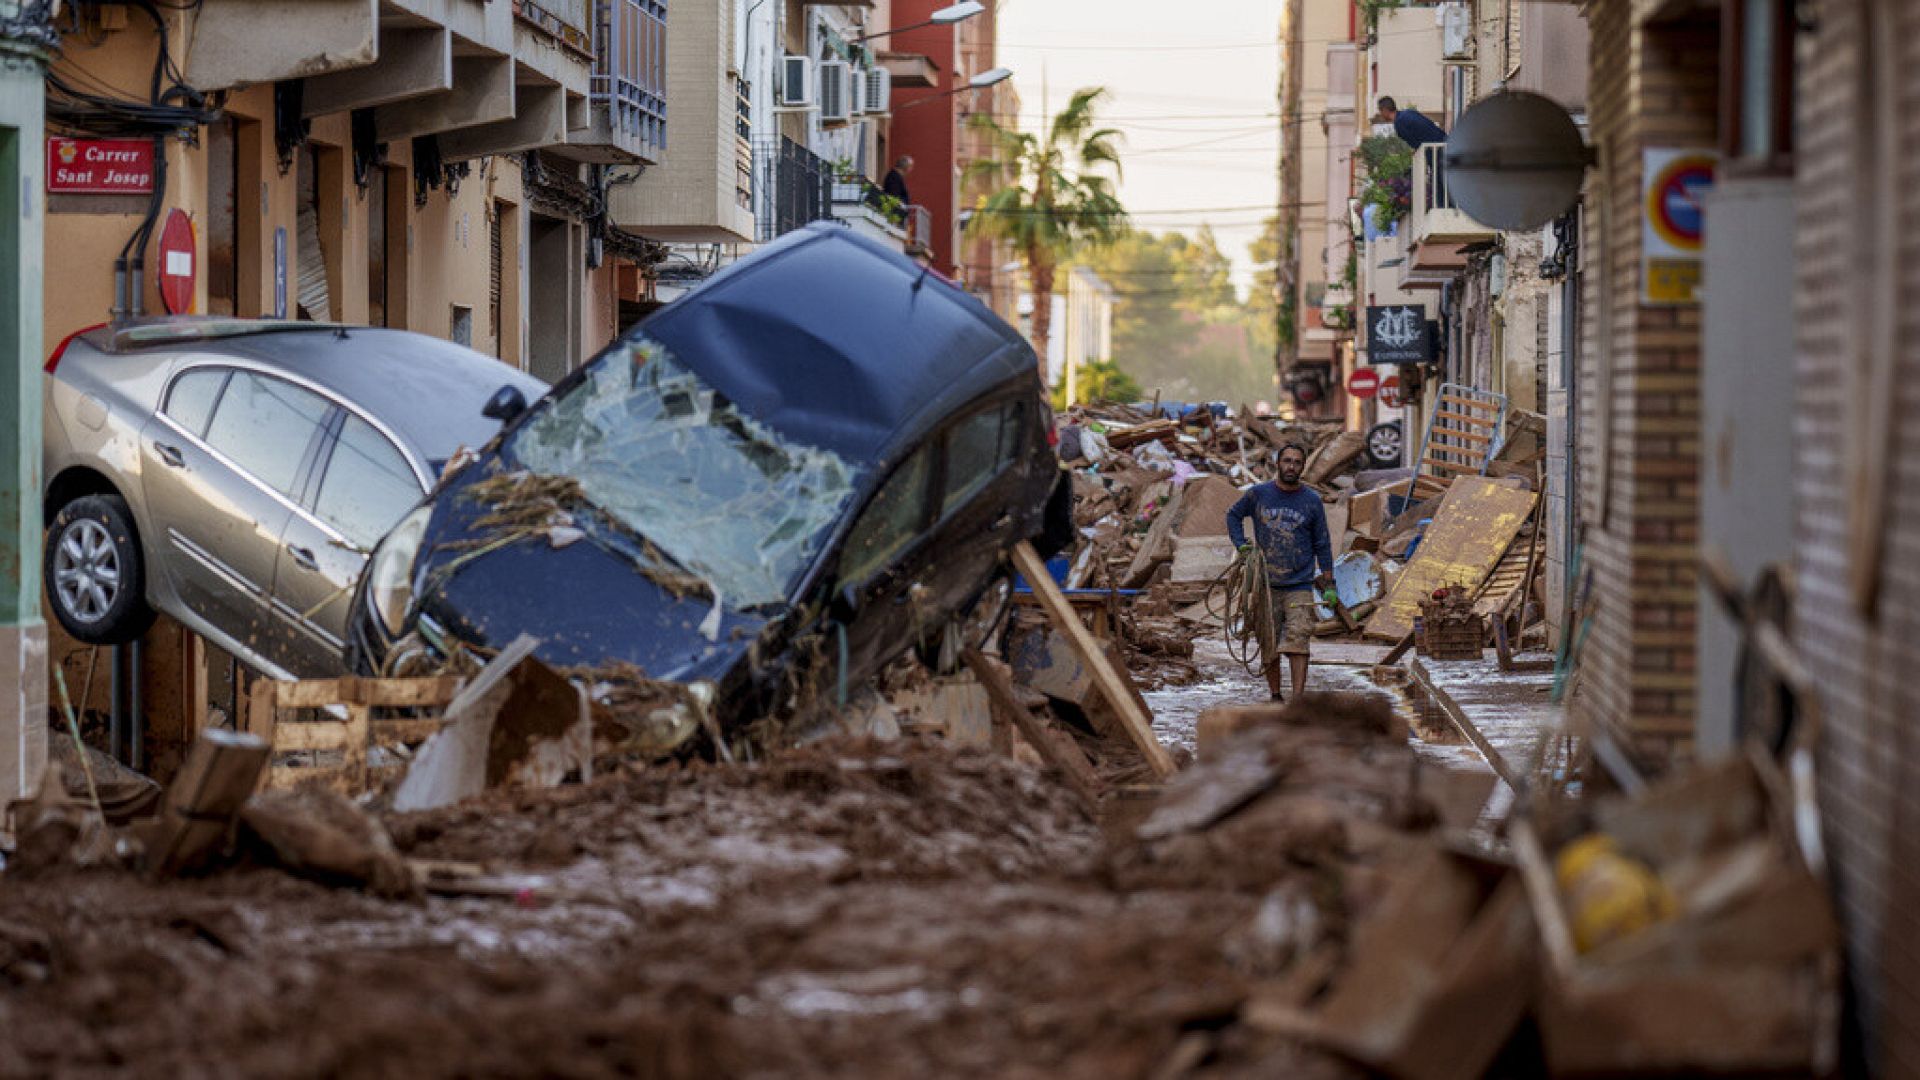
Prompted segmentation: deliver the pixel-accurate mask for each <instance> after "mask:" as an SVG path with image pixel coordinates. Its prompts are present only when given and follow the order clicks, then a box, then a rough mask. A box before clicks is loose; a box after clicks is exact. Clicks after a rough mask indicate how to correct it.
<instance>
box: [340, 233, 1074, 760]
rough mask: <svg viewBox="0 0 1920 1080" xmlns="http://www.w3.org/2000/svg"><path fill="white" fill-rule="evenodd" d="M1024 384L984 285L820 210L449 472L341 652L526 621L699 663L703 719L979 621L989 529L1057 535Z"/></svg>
mask: <svg viewBox="0 0 1920 1080" xmlns="http://www.w3.org/2000/svg"><path fill="white" fill-rule="evenodd" d="M1043 401H1044V399H1043V397H1042V387H1041V383H1040V379H1039V374H1038V365H1037V363H1036V361H1035V358H1034V354H1033V350H1032V349H1031V348H1030V347H1029V346H1028V345H1027V343H1026V341H1025V340H1024V339H1023V338H1021V337H1020V335H1019V334H1018V333H1016V332H1015V331H1014V330H1013V329H1012V328H1011V327H1009V326H1008V325H1006V323H1004V322H1002V321H1001V320H1000V319H998V318H997V317H995V316H994V315H993V314H992V313H991V312H990V311H988V310H987V308H986V307H984V306H983V305H981V304H980V303H979V302H978V301H976V300H974V299H973V298H972V297H970V296H968V295H967V294H965V293H964V292H962V291H960V290H959V289H957V288H955V287H954V286H952V285H950V284H948V283H947V282H945V281H944V280H942V279H941V278H939V277H938V276H937V275H934V274H931V273H929V272H927V271H926V270H924V269H923V268H921V267H920V266H918V265H916V264H914V263H913V262H911V261H909V260H907V259H905V258H903V257H901V256H899V255H898V254H895V253H892V252H889V251H887V250H886V249H884V248H882V247H880V246H878V245H876V244H874V243H872V242H870V241H867V240H864V239H862V238H859V237H856V236H854V235H853V234H852V233H851V232H850V231H849V230H847V229H845V228H842V227H839V226H835V225H831V224H821V225H816V226H813V227H811V228H808V229H806V230H803V231H801V232H799V233H796V234H793V235H791V236H789V237H787V238H785V239H783V240H782V241H780V242H778V243H776V244H773V245H771V246H769V247H768V248H766V249H763V250H762V251H760V252H758V253H756V254H754V255H752V256H750V257H749V258H746V259H744V260H742V261H740V262H739V263H737V264H735V265H734V266H732V267H730V268H729V269H727V270H725V271H723V272H721V273H720V274H717V275H715V276H714V277H713V278H712V279H711V280H710V281H709V282H708V283H707V284H706V285H705V286H704V287H702V288H701V289H699V290H698V291H696V292H695V293H693V294H691V295H689V296H687V297H685V298H683V299H681V300H679V301H676V302H675V303H673V304H671V305H669V306H668V307H666V308H664V309H662V310H661V311H659V312H657V313H656V314H654V315H653V316H651V317H650V318H648V319H647V320H646V321H645V322H643V323H641V324H640V325H639V326H637V327H635V328H634V329H633V330H632V331H631V332H629V333H628V334H627V335H626V336H625V337H623V338H622V339H621V340H619V341H617V342H615V343H614V344H613V345H611V346H610V347H608V348H607V349H606V351H604V352H602V353H601V354H600V355H599V356H597V357H595V358H594V359H593V360H592V361H590V362H589V363H587V364H586V365H585V366H584V367H582V368H581V369H580V370H579V371H577V372H575V373H573V374H572V375H571V376H569V377H567V378H566V379H564V380H562V381H561V382H560V383H559V384H557V385H555V386H554V387H553V389H552V390H551V391H550V392H548V394H547V395H546V396H545V397H543V398H541V399H540V400H539V401H538V402H536V403H535V404H534V405H533V406H532V407H531V408H529V409H527V410H526V411H525V412H524V413H523V414H521V415H519V416H518V417H516V418H515V419H514V420H513V422H512V423H510V424H509V425H507V427H506V428H504V429H503V430H502V432H501V435H500V437H499V438H498V439H497V440H495V441H494V442H493V443H492V444H491V445H490V446H489V447H488V448H487V450H486V451H485V452H484V453H483V454H482V455H481V456H480V458H479V459H478V460H477V461H475V462H474V463H472V464H470V465H468V466H466V467H465V468H463V469H462V470H460V471H459V472H458V473H457V474H455V475H453V476H451V477H450V478H448V479H447V480H445V481H444V482H443V483H441V485H440V486H439V487H438V488H437V489H436V490H435V491H434V492H433V494H432V495H430V496H429V497H428V499H427V501H426V502H425V503H424V504H423V505H422V506H421V507H419V508H418V509H417V510H415V511H414V512H413V513H412V514H411V515H409V516H408V517H407V518H406V519H405V520H404V521H402V522H401V524H400V525H399V526H398V527H397V528H395V529H394V531H393V532H392V533H391V534H390V535H389V536H388V537H387V539H386V540H385V541H384V542H383V543H382V544H381V546H380V548H379V550H378V551H377V552H376V553H375V555H374V557H373V560H372V563H371V565H370V568H369V570H368V572H367V574H366V575H365V577H364V578H363V580H362V583H361V585H360V588H359V595H358V596H356V598H355V601H354V610H355V616H356V617H355V619H354V622H353V630H352V634H351V638H352V640H351V642H350V644H349V646H348V658H349V663H350V664H351V665H352V666H354V667H355V668H357V669H358V670H361V671H363V672H369V673H372V672H381V671H392V670H395V669H396V667H400V668H405V667H411V666H413V663H414V661H415V660H418V659H420V658H423V657H424V658H426V659H428V660H431V659H432V658H433V657H435V656H444V655H446V654H447V653H449V652H450V651H452V650H453V649H456V648H459V647H461V646H462V645H466V646H475V647H478V648H479V649H480V650H487V649H494V648H499V647H501V646H503V645H505V644H506V643H507V642H508V641H510V640H512V639H513V638H515V637H516V636H518V635H520V634H522V633H525V634H531V635H533V636H534V637H535V638H537V639H539V641H540V646H539V649H538V651H537V655H539V656H541V657H542V658H543V659H545V660H546V661H547V662H549V663H550V664H553V665H555V666H558V667H562V668H576V667H589V668H591V667H604V666H606V665H612V664H621V663H625V664H631V665H635V666H637V667H638V668H639V669H641V670H642V671H643V672H644V673H645V674H646V675H648V676H650V677H652V678H656V679H664V680H670V681H674V682H680V683H687V684H698V683H701V682H706V683H708V684H710V689H711V691H712V694H713V699H714V701H715V703H716V713H717V715H718V716H719V718H720V719H721V720H722V721H723V722H730V721H737V720H741V719H746V718H751V717H753V716H756V715H765V714H766V713H767V712H768V711H770V710H779V709H781V708H784V707H786V706H787V705H788V704H789V703H790V699H791V698H792V697H793V695H795V694H796V693H802V692H804V693H806V694H809V695H813V696H819V695H820V694H821V693H822V692H823V691H824V692H825V693H827V694H829V695H831V694H833V693H836V692H837V691H838V689H839V688H840V687H843V686H853V687H857V686H858V685H859V684H860V683H861V682H863V681H864V680H865V679H867V678H868V677H869V676H871V675H872V674H873V673H874V672H876V671H877V670H878V669H879V668H880V667H881V666H883V665H884V664H885V663H887V662H888V661H889V660H891V659H893V658H894V657H896V656H898V655H899V654H900V653H901V652H902V651H904V650H905V649H907V648H909V647H912V646H913V645H915V644H916V643H927V642H929V641H932V640H935V639H940V640H945V641H946V642H947V643H948V644H949V645H950V646H951V645H952V644H954V643H955V642H956V640H957V639H960V640H966V641H967V643H972V641H971V640H970V639H971V636H972V635H974V634H978V633H981V632H983V630H984V629H987V628H990V627H991V624H992V623H993V622H995V621H997V616H998V614H999V612H1000V610H1001V609H1002V608H1003V607H1004V605H1005V602H1006V597H1007V592H1008V590H1007V585H1006V581H1007V575H1006V570H1005V563H1006V553H1007V551H1008V549H1010V548H1011V547H1012V546H1013V545H1014V544H1015V543H1017V542H1019V541H1021V540H1025V539H1036V540H1037V542H1038V546H1040V547H1042V548H1043V551H1044V552H1050V551H1051V550H1053V549H1057V548H1058V547H1059V546H1060V545H1061V544H1063V543H1064V542H1065V540H1066V539H1067V538H1068V536H1069V534H1070V530H1071V521H1070V515H1069V506H1068V489H1067V487H1066V485H1065V484H1064V483H1063V482H1062V474H1061V473H1060V471H1059V468H1058V463H1057V459H1056V457H1055V454H1054V452H1053V450H1052V449H1051V447H1050V432H1051V430H1052V417H1051V414H1050V412H1049V410H1048V408H1047V406H1046V405H1045V404H1044V403H1043ZM950 625H952V626H955V627H962V626H965V627H971V628H972V629H971V630H968V631H966V633H965V634H964V635H957V634H950V633H947V630H948V628H949V626H950ZM949 651H950V650H949Z"/></svg>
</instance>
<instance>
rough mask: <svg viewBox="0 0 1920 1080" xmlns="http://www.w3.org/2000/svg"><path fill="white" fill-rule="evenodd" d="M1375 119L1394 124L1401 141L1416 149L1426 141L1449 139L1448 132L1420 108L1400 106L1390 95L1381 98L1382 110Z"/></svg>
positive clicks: (1438, 141) (1395, 132)
mask: <svg viewBox="0 0 1920 1080" xmlns="http://www.w3.org/2000/svg"><path fill="white" fill-rule="evenodd" d="M1374 119H1375V120H1377V121H1379V122H1380V123H1382V124H1392V125H1393V133H1394V134H1395V135H1398V136H1400V141H1402V142H1404V143H1406V144H1407V145H1408V146H1411V147H1413V148H1414V149H1415V150H1418V149H1420V147H1421V145H1422V144H1424V143H1443V142H1446V141H1447V133H1446V132H1445V131H1443V130H1441V128H1440V125H1439V124H1436V123H1434V122H1433V121H1432V120H1429V119H1427V117H1426V116H1425V114H1423V113H1421V112H1420V110H1418V109H1402V108H1400V107H1399V106H1398V105H1396V104H1395V103H1394V100H1393V99H1392V98H1390V97H1383V98H1381V99H1380V112H1379V113H1378V114H1376V116H1375V117H1374Z"/></svg>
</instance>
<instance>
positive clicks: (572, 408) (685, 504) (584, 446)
mask: <svg viewBox="0 0 1920 1080" xmlns="http://www.w3.org/2000/svg"><path fill="white" fill-rule="evenodd" d="M506 453H507V455H508V456H509V457H510V458H511V459H512V460H513V461H514V462H516V463H517V464H518V465H520V466H521V467H524V468H526V469H529V470H531V471H532V472H534V473H537V474H543V475H551V476H570V477H572V478H574V479H575V480H577V481H579V484H580V487H581V490H582V491H583V492H584V493H585V495H586V498H587V500H588V501H589V502H591V503H592V504H593V505H594V506H596V507H598V508H599V509H601V510H602V511H604V512H605V513H607V514H608V515H609V516H611V517H612V518H614V519H615V520H616V521H618V522H619V523H620V524H621V525H623V526H625V527H626V528H628V529H631V530H632V531H634V532H635V533H637V534H639V535H640V536H642V537H645V538H646V539H647V540H649V541H651V542H652V543H653V544H654V545H655V546H656V547H658V548H659V549H660V550H661V551H662V552H664V553H665V554H666V555H667V557H669V558H671V559H672V560H673V561H674V562H675V563H677V564H679V565H680V566H682V567H684V568H685V569H687V570H688V571H690V572H692V573H693V574H695V575H697V576H699V577H701V578H703V579H705V580H706V582H707V583H708V584H709V585H711V586H712V588H713V590H714V591H715V593H717V594H718V595H719V596H720V597H721V598H723V600H724V602H725V603H726V605H727V606H729V607H733V608H736V609H742V608H752V607H757V606H760V605H763V604H774V603H779V602H782V601H784V600H786V599H787V598H788V596H787V594H788V592H789V590H791V589H792V588H793V586H794V584H795V581H796V579H797V578H798V577H799V576H800V574H801V573H802V572H803V571H804V570H805V569H806V568H807V566H808V565H809V564H810V563H811V562H812V560H813V558H814V556H815V554H816V553H817V552H818V551H819V547H820V544H821V543H822V542H823V541H824V540H825V538H826V534H827V532H828V531H829V530H830V529H831V527H832V525H833V523H834V521H835V520H837V519H838V518H839V516H840V514H841V512H842V510H844V509H845V507H846V504H847V500H848V499H849V498H850V497H851V496H852V494H853V486H854V482H855V480H856V479H857V474H856V471H855V470H854V468H853V467H852V466H850V465H848V464H847V462H846V461H844V460H843V459H842V458H841V457H840V456H839V455H837V454H835V453H833V452H832V451H829V450H823V449H820V448H818V447H813V446H807V445H803V444H800V443H797V442H794V441H793V440H791V439H787V438H785V437H783V436H781V435H779V434H777V433H776V432H774V431H773V430H772V429H770V428H768V427H767V426H766V425H764V424H762V423H760V422H759V421H757V420H755V419H754V418H753V417H751V416H748V415H746V414H745V413H743V412H741V411H740V410H739V409H738V408H737V407H736V406H735V405H734V404H733V403H732V402H731V401H729V400H727V398H726V397H725V396H724V395H722V394H720V393H719V392H717V391H716V390H714V389H713V388H712V387H711V386H709V385H707V383H706V382H705V381H704V380H702V379H701V378H700V377H699V376H698V375H696V374H694V373H693V372H692V371H690V370H688V369H687V368H686V367H684V366H682V365H681V364H680V362H679V361H678V360H676V359H675V358H674V356H673V355H672V353H670V352H669V351H668V350H667V349H666V348H665V347H664V346H662V345H660V344H659V343H658V342H655V341H652V340H650V339H645V338H643V339H641V340H639V341H636V342H629V343H627V344H626V345H625V346H624V347H623V348H622V350H621V351H620V352H617V353H616V354H614V355H611V356H608V357H606V358H605V359H604V360H603V361H601V362H600V363H598V364H596V365H595V366H594V367H593V368H591V369H590V370H589V372H588V374H587V375H586V377H585V378H583V379H582V380H581V381H580V382H578V383H576V384H575V385H574V386H573V387H572V388H571V389H569V390H568V391H566V392H565V393H564V394H561V395H559V396H558V397H555V398H554V399H552V400H551V401H549V402H548V403H547V404H546V405H545V406H544V407H543V408H542V409H541V410H540V412H539V414H538V415H536V416H534V417H533V418H531V419H530V420H529V421H528V422H527V423H526V424H524V425H523V426H522V427H521V428H520V429H519V430H518V431H517V432H515V434H514V435H513V437H512V440H511V441H510V442H509V443H508V445H507V447H506Z"/></svg>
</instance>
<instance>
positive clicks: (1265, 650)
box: [1206, 544, 1280, 676]
mask: <svg viewBox="0 0 1920 1080" xmlns="http://www.w3.org/2000/svg"><path fill="white" fill-rule="evenodd" d="M1216 596H1217V597H1219V598H1220V602H1219V604H1218V605H1217V606H1216V604H1215V600H1214V598H1215V597H1216ZM1206 603H1207V614H1209V615H1212V616H1214V617H1216V618H1218V619H1219V620H1220V626H1221V635H1222V637H1224V638H1225V640H1226V645H1227V655H1228V656H1231V657H1232V658H1233V659H1234V661H1235V662H1236V663H1238V664H1239V665H1240V666H1241V667H1243V668H1245V669H1246V670H1247V673H1248V674H1249V675H1255V676H1258V675H1260V674H1261V673H1262V670H1263V663H1264V661H1265V660H1266V659H1268V658H1270V657H1277V656H1278V655H1279V653H1277V652H1276V651H1275V649H1276V648H1278V646H1279V644H1280V641H1279V637H1278V636H1277V635H1276V634H1275V633H1274V626H1273V587H1272V586H1271V585H1269V584H1268V583H1267V560H1266V557H1265V556H1264V555H1262V554H1261V553H1260V545H1259V544H1246V545H1243V546H1242V547H1241V549H1240V550H1239V551H1238V552H1237V553H1235V555H1234V557H1233V562H1231V563H1229V564H1228V565H1227V568H1226V569H1225V570H1223V571H1221V572H1220V576H1219V577H1217V578H1214V579H1213V583H1212V584H1210V585H1208V586H1207V600H1206Z"/></svg>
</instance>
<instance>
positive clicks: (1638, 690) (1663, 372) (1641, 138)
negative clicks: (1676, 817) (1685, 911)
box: [1572, 0, 1719, 761]
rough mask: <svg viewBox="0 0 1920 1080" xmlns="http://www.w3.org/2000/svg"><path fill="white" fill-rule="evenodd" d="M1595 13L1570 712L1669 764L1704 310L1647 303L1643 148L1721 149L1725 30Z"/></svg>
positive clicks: (1686, 698) (1689, 698) (1687, 613)
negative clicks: (1594, 157) (1575, 655)
mask: <svg viewBox="0 0 1920 1080" xmlns="http://www.w3.org/2000/svg"><path fill="white" fill-rule="evenodd" d="M1588 18H1589V25H1590V27H1591V30H1592V35H1593V39H1592V54H1591V55H1592V71H1591V75H1590V80H1591V81H1590V83H1589V98H1588V105H1589V108H1590V110H1591V111H1590V114H1589V116H1590V120H1591V124H1592V131H1591V135H1592V140H1593V144H1594V146H1595V147H1596V149H1597V150H1598V151H1599V152H1600V154H1601V166H1600V167H1599V168H1596V169H1595V170H1594V171H1593V173H1592V174H1591V175H1592V179H1591V180H1590V182H1589V185H1588V191H1587V203H1586V205H1587V213H1586V214H1585V236H1584V237H1583V241H1582V250H1583V252H1586V253H1588V254H1586V255H1584V256H1583V259H1584V260H1585V261H1586V265H1587V266H1588V267H1589V272H1588V273H1587V274H1586V275H1585V284H1586V293H1585V296H1584V298H1583V306H1584V312H1583V323H1584V326H1583V342H1582V350H1581V352H1582V355H1581V361H1580V378H1581V387H1582V393H1581V396H1580V402H1581V403H1580V438H1579V447H1580V461H1581V490H1582V492H1583V493H1584V496H1585V499H1586V505H1585V507H1584V517H1585V520H1586V521H1587V522H1588V523H1589V527H1588V531H1587V534H1586V548H1585V557H1586V560H1587V565H1588V566H1590V567H1591V568H1592V570H1593V573H1594V585H1593V597H1594V602H1595V608H1594V627H1593V632H1592V635H1591V637H1590V638H1589V639H1588V641H1587V643H1586V646H1585V652H1584V654H1583V656H1582V658H1581V670H1582V677H1581V687H1582V688H1581V691H1580V693H1579V695H1578V696H1577V697H1576V699H1575V700H1574V702H1573V706H1572V707H1573V711H1574V715H1575V718H1576V719H1577V720H1579V721H1582V722H1586V723H1593V722H1600V723H1607V724H1611V725H1613V726H1614V728H1615V730H1617V731H1619V732H1620V733H1622V735H1623V736H1625V737H1626V738H1627V739H1628V740H1629V741H1630V742H1631V744H1632V745H1633V746H1634V747H1635V748H1636V749H1638V750H1640V751H1641V752H1642V753H1643V755H1644V756H1646V757H1647V758H1648V759H1649V760H1653V761H1669V760H1673V759H1675V758H1677V757H1684V756H1685V755H1687V754H1688V753H1689V752H1690V750H1691V744H1692V731H1693V713H1694V701H1693V693H1694V625H1695V603H1694V601H1695V592H1694V589H1695V585H1694V562H1695V546H1696V543H1697V541H1698V539H1699V505H1698V504H1699V452H1700V437H1699V431H1700V419H1699V412H1700V409H1699V370H1700V313H1699V311H1698V310H1696V309H1689V308H1659V307H1648V306H1643V305H1642V304H1640V302H1639V296H1640V231H1641V214H1640V183H1641V167H1642V166H1641V152H1642V151H1643V150H1644V149H1646V148H1648V147H1659V146H1712V145H1713V144H1714V142H1715V126H1714V113H1715V107H1716V105H1715V102H1716V97H1715V94H1716V92H1717V85H1718V57H1719V53H1718V48H1719V45H1718V41H1719V28H1718V21H1717V18H1715V17H1712V16H1707V17H1701V16H1698V15H1695V16H1692V17H1690V18H1689V19H1688V20H1687V21H1684V22H1677V23H1659V24H1650V25H1635V21H1634V18H1633V12H1632V5H1631V4H1629V3H1628V2H1627V0H1600V2H1596V3H1594V4H1593V5H1592V6H1591V7H1590V8H1589V12H1588ZM1603 500H1604V502H1605V506H1604V511H1603V507H1602V502H1603Z"/></svg>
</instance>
